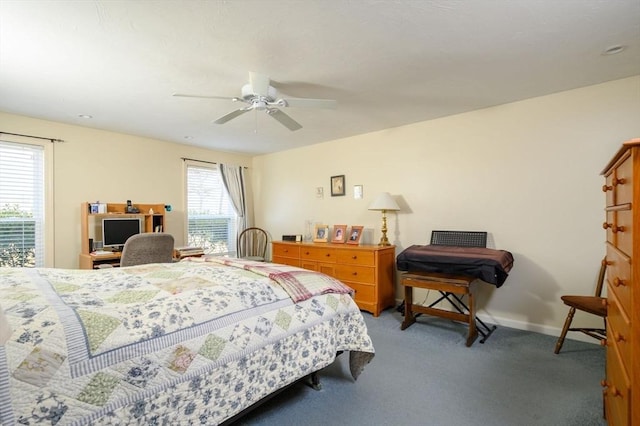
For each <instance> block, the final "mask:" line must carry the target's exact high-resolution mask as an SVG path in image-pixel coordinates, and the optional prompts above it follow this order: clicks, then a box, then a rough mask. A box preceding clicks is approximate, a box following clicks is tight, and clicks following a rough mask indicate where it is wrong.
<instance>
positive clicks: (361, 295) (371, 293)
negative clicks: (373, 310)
mask: <svg viewBox="0 0 640 426" xmlns="http://www.w3.org/2000/svg"><path fill="white" fill-rule="evenodd" d="M344 284H345V285H348V286H349V287H351V288H352V289H354V290H355V292H356V295H355V297H354V299H355V301H356V302H362V303H370V304H374V303H376V291H375V289H376V288H375V286H373V285H366V284H360V283H354V282H349V281H345V282H344Z"/></svg>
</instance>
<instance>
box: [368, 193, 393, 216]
mask: <svg viewBox="0 0 640 426" xmlns="http://www.w3.org/2000/svg"><path fill="white" fill-rule="evenodd" d="M369 210H386V211H392V210H400V206H398V203H396V200H394V199H393V197H392V196H391V194H389V193H388V192H383V193H382V194H380V195H378V197H377V198H376V199H375V201H374V202H373V203H371V205H370V206H369Z"/></svg>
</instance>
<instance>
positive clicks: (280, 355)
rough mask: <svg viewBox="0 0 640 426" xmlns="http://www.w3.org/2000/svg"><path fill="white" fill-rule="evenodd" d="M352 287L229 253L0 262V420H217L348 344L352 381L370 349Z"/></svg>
mask: <svg viewBox="0 0 640 426" xmlns="http://www.w3.org/2000/svg"><path fill="white" fill-rule="evenodd" d="M351 292H352V290H351V289H350V288H349V287H346V286H344V285H343V284H342V283H340V282H339V281H337V280H334V279H333V278H331V277H328V276H326V275H323V274H319V273H314V272H310V271H307V270H303V269H299V268H294V267H290V266H284V265H276V264H270V263H260V262H251V261H241V260H235V259H224V258H208V259H185V260H184V261H181V262H178V263H173V264H151V265H141V266H133V267H127V268H110V269H99V270H95V271H86V270H70V269H69V270H67V269H48V268H35V269H28V268H0V343H1V345H0V424H2V425H36V424H51V425H86V424H92V425H93V424H113V425H116V424H141V425H142V424H144V425H148V424H156V425H160V424H167V425H168V424H172V425H173V424H209V425H211V424H218V423H220V422H222V421H224V420H225V419H228V418H230V417H233V416H235V415H236V414H237V413H239V412H241V411H242V410H244V409H245V408H247V407H249V406H251V405H253V404H254V403H256V402H257V401H259V400H261V399H262V398H264V397H266V396H267V395H269V394H271V393H273V392H274V391H275V390H277V389H280V388H282V387H284V386H286V385H288V384H290V383H293V382H295V381H296V380H299V379H300V378H303V377H305V376H307V375H308V374H310V373H312V372H315V371H317V370H319V369H321V368H324V367H326V366H327V365H329V364H331V363H332V362H333V361H334V359H335V357H336V353H337V352H341V351H348V352H349V353H350V356H351V359H350V367H351V372H352V375H353V376H354V379H355V378H357V376H358V374H360V372H361V371H362V369H363V368H364V365H366V363H368V362H369V361H370V360H371V359H372V358H373V355H374V348H373V345H372V342H371V339H370V338H369V336H368V334H367V328H366V325H365V323H364V319H363V318H362V315H361V313H360V311H359V310H358V308H357V306H356V304H355V303H354V301H353V300H352V297H351ZM3 330H4V332H3Z"/></svg>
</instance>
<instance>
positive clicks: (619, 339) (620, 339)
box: [613, 332, 625, 342]
mask: <svg viewBox="0 0 640 426" xmlns="http://www.w3.org/2000/svg"><path fill="white" fill-rule="evenodd" d="M613 338H614V339H615V340H616V342H624V341H625V338H624V336H623V335H622V334H620V333H618V332H614V333H613Z"/></svg>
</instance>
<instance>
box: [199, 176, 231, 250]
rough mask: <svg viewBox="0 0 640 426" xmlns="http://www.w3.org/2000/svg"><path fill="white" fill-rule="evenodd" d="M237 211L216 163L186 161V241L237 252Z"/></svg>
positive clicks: (205, 247) (204, 246)
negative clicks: (205, 163) (197, 163)
mask: <svg viewBox="0 0 640 426" xmlns="http://www.w3.org/2000/svg"><path fill="white" fill-rule="evenodd" d="M236 230H237V215H236V212H235V210H234V208H233V205H232V204H231V200H230V199H229V195H228V194H227V191H226V190H225V188H224V185H223V183H222V176H221V175H220V171H219V170H218V168H217V167H216V166H215V165H193V164H187V244H188V245H189V246H192V247H202V249H203V250H204V252H205V253H206V254H217V255H229V256H235V255H236Z"/></svg>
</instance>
